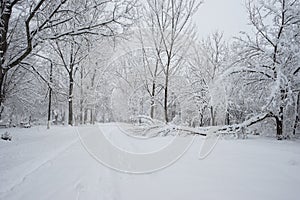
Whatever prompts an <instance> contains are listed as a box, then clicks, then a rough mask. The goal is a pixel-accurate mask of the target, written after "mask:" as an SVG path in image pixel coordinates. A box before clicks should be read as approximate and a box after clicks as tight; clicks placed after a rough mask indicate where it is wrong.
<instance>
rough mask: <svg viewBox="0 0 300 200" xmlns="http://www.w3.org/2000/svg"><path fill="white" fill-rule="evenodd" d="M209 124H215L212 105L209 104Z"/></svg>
mask: <svg viewBox="0 0 300 200" xmlns="http://www.w3.org/2000/svg"><path fill="white" fill-rule="evenodd" d="M210 120H211V121H210V125H211V126H214V125H215V116H214V108H213V106H210Z"/></svg>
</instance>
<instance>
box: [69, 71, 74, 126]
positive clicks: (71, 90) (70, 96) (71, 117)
mask: <svg viewBox="0 0 300 200" xmlns="http://www.w3.org/2000/svg"><path fill="white" fill-rule="evenodd" d="M69 78H70V82H69V99H68V100H69V118H68V124H69V125H73V86H74V82H73V76H72V73H70V74H69Z"/></svg>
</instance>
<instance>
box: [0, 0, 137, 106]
mask: <svg viewBox="0 0 300 200" xmlns="http://www.w3.org/2000/svg"><path fill="white" fill-rule="evenodd" d="M135 7H136V1H128V0H122V1H111V0H108V1H86V0H53V1H47V0H38V1H36V0H28V1H22V0H2V1H1V8H0V14H1V16H0V43H1V45H0V56H1V59H0V60H1V61H0V64H1V65H0V104H1V105H2V103H3V101H4V100H5V96H4V93H3V81H4V76H5V74H6V73H7V72H8V71H9V70H11V69H13V68H15V67H16V66H18V65H20V64H21V63H22V62H24V61H25V60H27V59H28V58H29V57H31V56H33V53H34V52H35V51H38V50H39V49H40V47H42V45H43V43H44V42H45V41H46V40H57V39H60V38H63V37H66V36H76V35H86V34H92V35H103V36H111V35H114V34H115V31H118V32H122V31H124V30H125V29H126V27H127V25H130V24H131V23H132V19H133V18H134V16H135ZM69 24H72V26H68V25H69Z"/></svg>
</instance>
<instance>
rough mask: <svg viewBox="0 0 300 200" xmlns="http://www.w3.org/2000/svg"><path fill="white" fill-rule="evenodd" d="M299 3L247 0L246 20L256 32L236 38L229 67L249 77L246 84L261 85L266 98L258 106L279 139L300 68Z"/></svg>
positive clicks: (292, 99)
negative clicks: (247, 19) (233, 59)
mask: <svg viewBox="0 0 300 200" xmlns="http://www.w3.org/2000/svg"><path fill="white" fill-rule="evenodd" d="M299 4H300V3H299V1H297V0H296V1H295V0H276V1H272V2H271V1H261V2H259V4H255V3H254V1H249V2H248V5H247V8H248V13H249V21H250V23H251V25H252V27H253V28H254V29H255V31H256V34H255V36H254V37H252V36H250V35H247V34H245V37H240V38H238V43H237V45H235V50H237V51H238V54H237V55H236V59H235V61H236V63H235V65H236V66H235V67H233V68H232V69H231V70H230V71H231V73H233V74H236V73H239V74H243V75H244V76H247V77H252V78H251V79H252V81H251V82H249V83H248V84H250V85H252V86H257V85H259V84H260V87H261V88H264V89H263V90H264V93H265V96H267V97H266V101H265V106H264V107H263V108H261V109H262V110H263V111H264V112H267V113H270V114H269V115H268V116H269V117H270V116H272V117H273V118H274V119H275V123H276V130H277V131H276V135H277V137H278V139H281V138H282V137H283V131H284V127H283V126H284V124H285V123H287V122H288V121H289V120H288V110H289V106H290V105H293V104H295V102H294V98H292V96H293V95H292V94H293V93H294V91H295V89H297V85H298V84H299V78H296V77H295V76H296V75H297V73H298V72H297V70H298V69H299V56H298V54H299V53H297V52H299V48H300V45H299V42H298V41H299V39H300V38H299V25H300V23H299V22H300V21H299V19H300V14H299V8H300V7H299ZM270 23H271V24H270ZM254 88H255V87H254ZM253 92H255V91H253ZM286 128H287V127H286Z"/></svg>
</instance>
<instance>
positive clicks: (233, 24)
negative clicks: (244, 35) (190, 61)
mask: <svg viewBox="0 0 300 200" xmlns="http://www.w3.org/2000/svg"><path fill="white" fill-rule="evenodd" d="M244 5H245V0H204V3H203V4H202V5H201V6H200V7H199V9H198V11H197V13H196V14H195V16H194V22H195V24H196V25H197V29H198V32H199V38H202V37H207V36H208V35H209V34H210V33H212V32H214V31H215V30H219V31H223V32H224V37H225V38H226V39H229V38H231V37H232V36H237V35H238V34H239V32H240V31H249V30H250V28H249V26H248V25H247V23H248V21H247V20H248V16H247V12H246V9H245V6H244Z"/></svg>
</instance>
